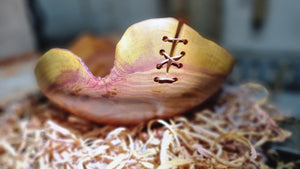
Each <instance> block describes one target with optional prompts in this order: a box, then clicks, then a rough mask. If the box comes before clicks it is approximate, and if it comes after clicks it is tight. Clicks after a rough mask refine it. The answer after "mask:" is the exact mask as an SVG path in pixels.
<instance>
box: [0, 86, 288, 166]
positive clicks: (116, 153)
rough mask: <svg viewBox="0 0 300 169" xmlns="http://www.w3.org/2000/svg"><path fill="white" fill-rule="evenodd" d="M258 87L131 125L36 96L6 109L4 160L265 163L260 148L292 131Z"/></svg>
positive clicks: (0, 146)
mask: <svg viewBox="0 0 300 169" xmlns="http://www.w3.org/2000/svg"><path fill="white" fill-rule="evenodd" d="M261 91H264V90H263V88H262V87H261V86H258V85H254V84H251V85H249V84H248V85H241V86H238V87H225V88H224V91H223V92H222V93H221V94H220V95H219V96H218V97H217V99H216V100H215V101H214V102H213V105H212V106H211V107H210V108H206V109H205V108H204V109H201V110H197V111H194V112H191V113H189V114H186V115H185V116H184V115H181V116H177V117H174V118H172V119H168V120H160V119H157V120H152V121H150V122H148V123H147V124H140V125H138V126H131V127H121V126H109V125H99V124H95V123H91V122H89V121H86V120H83V119H80V118H78V117H76V116H73V115H70V114H68V113H65V112H63V111H62V110H59V109H58V108H56V107H55V106H53V105H52V104H51V103H49V102H48V101H47V99H45V98H44V99H41V98H40V96H37V95H34V96H31V97H28V98H26V99H21V100H20V101H16V102H13V103H11V104H9V105H7V107H5V108H4V109H3V110H4V112H2V114H1V117H0V120H1V121H0V136H1V139H0V166H2V167H3V168H107V169H110V168H159V169H167V168H268V167H267V166H266V165H265V164H264V156H263V153H262V151H261V146H262V145H263V144H264V143H266V142H269V141H283V140H285V139H286V138H287V137H288V136H289V135H290V133H289V132H288V131H285V130H283V129H281V128H279V126H278V125H277V124H276V123H275V121H274V119H273V118H271V116H270V113H273V114H274V113H276V112H277V111H276V109H274V108H272V107H271V106H270V105H266V104H262V99H263V98H264V97H261V98H260V96H259V95H258V94H259V93H261ZM272 117H275V116H274V115H272ZM276 117H278V116H276Z"/></svg>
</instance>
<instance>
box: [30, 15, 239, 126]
mask: <svg viewBox="0 0 300 169" xmlns="http://www.w3.org/2000/svg"><path fill="white" fill-rule="evenodd" d="M99 59H101V58H99ZM233 64H234V60H233V58H232V57H231V55H230V54H229V53H228V52H227V51H226V50H225V49H223V48H222V47H220V46H218V45H217V44H215V43H214V42H212V41H209V40H207V39H205V38H203V37H202V36H200V35H199V34H198V33H197V32H196V31H194V30H193V29H192V28H190V27H189V26H188V25H186V24H183V23H181V22H179V21H178V20H176V19H173V18H162V19H150V20H146V21H142V22H139V23H137V24H134V25H132V26H131V27H129V28H128V29H127V31H126V32H125V33H124V35H123V37H122V38H121V40H120V41H119V43H118V44H117V47H116V52H115V60H114V66H113V67H112V68H111V71H110V73H109V74H108V75H107V76H105V77H102V78H100V77H95V76H94V75H93V74H92V73H91V72H90V71H89V70H88V68H87V67H86V66H85V64H84V63H83V61H82V60H81V59H80V58H79V57H77V56H76V55H75V54H73V53H72V52H70V51H69V50H65V49H51V50H49V51H48V52H46V53H45V54H44V55H43V56H42V57H41V58H40V60H39V62H38V63H37V65H36V68H35V75H36V79H37V82H38V85H39V87H40V89H41V91H42V92H43V93H44V94H45V95H46V96H47V97H48V98H49V99H50V100H51V101H52V102H53V103H54V104H56V105H58V106H59V107H61V108H63V109H65V110H67V111H68V112H71V113H74V114H76V115H78V116H80V117H82V118H85V119H88V120H91V121H94V122H98V123H103V124H116V125H131V124H137V123H141V122H144V121H148V120H151V119H154V118H168V117H171V116H174V115H176V114H179V113H183V112H186V111H187V110H189V109H192V108H193V107H195V106H197V105H199V104H201V103H202V102H203V101H205V100H206V99H207V98H208V97H210V96H211V95H212V94H214V93H215V92H216V91H217V90H218V89H219V88H220V87H221V85H222V83H223V82H224V80H225V79H226V77H227V75H228V74H229V73H230V72H231V69H232V67H233ZM106 69H107V68H106ZM104 72H105V71H104ZM106 72H108V71H107V70H106Z"/></svg>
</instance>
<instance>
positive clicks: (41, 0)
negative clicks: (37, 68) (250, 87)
mask: <svg viewBox="0 0 300 169" xmlns="http://www.w3.org/2000/svg"><path fill="white" fill-rule="evenodd" d="M299 6H300V1H299V0H285V1H282V0H224V1H220V0H127V1H124V0H1V1H0V78H1V79H0V81H1V83H0V99H2V100H3V99H4V100H5V99H6V100H7V99H8V98H11V97H13V96H15V95H14V94H13V93H22V92H23V91H30V90H35V89H36V84H35V81H34V77H33V75H32V69H33V67H34V64H35V61H36V59H32V58H37V57H38V56H40V54H41V53H43V52H44V51H46V50H47V49H49V48H52V47H68V46H69V45H70V44H71V43H73V41H74V40H76V39H77V38H78V37H80V36H81V35H83V34H86V33H89V34H92V35H95V36H99V37H108V38H112V39H116V40H117V39H119V38H120V37H121V35H122V33H123V32H124V31H125V30H126V28H127V27H129V26H130V25H132V24H134V23H136V22H139V21H142V20H145V19H149V18H157V17H168V16H172V17H177V18H183V19H185V20H186V21H187V23H188V24H189V25H191V27H193V28H194V29H196V30H197V31H198V32H199V33H200V34H201V35H203V36H204V37H206V38H208V39H211V40H213V41H215V42H217V43H218V44H220V45H221V46H223V47H224V48H226V49H227V50H228V51H229V52H230V53H231V54H232V55H233V56H234V57H235V59H236V65H235V68H234V70H233V72H232V74H231V76H230V78H229V80H228V81H230V82H233V83H240V82H248V81H251V82H258V83H261V84H263V85H265V86H266V87H267V88H268V89H270V90H271V101H272V102H274V103H275V104H276V105H277V106H278V107H279V108H280V109H281V110H283V112H285V113H287V114H290V115H292V116H295V117H298V118H300V111H299V110H300V109H299V108H298V110H297V104H299V103H300V97H299V96H300V10H299Z"/></svg>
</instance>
